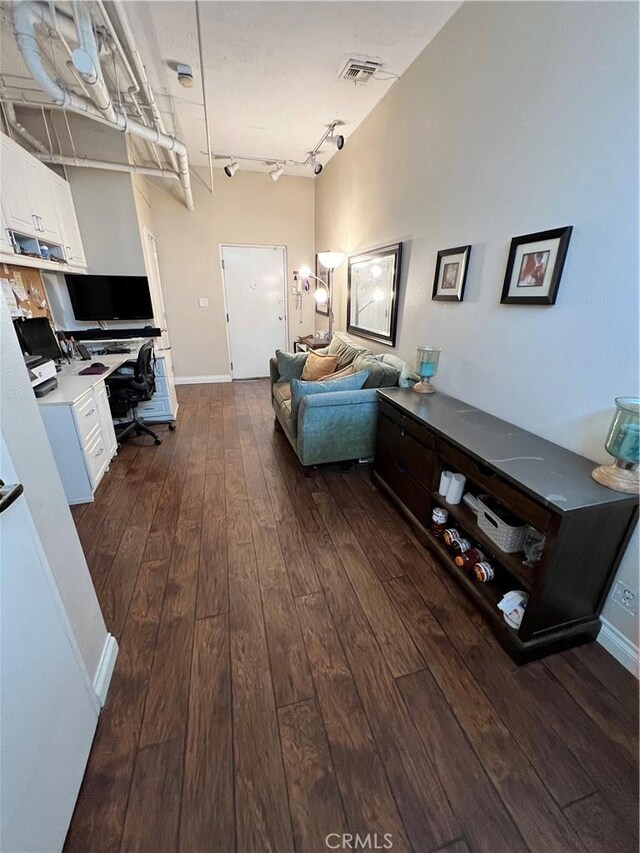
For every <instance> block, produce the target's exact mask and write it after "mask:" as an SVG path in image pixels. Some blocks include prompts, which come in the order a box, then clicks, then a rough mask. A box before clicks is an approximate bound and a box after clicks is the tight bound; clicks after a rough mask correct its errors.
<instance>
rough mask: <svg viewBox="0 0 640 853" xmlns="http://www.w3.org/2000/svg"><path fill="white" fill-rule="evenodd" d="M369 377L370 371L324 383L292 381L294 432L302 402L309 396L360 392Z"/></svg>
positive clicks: (291, 419) (327, 380)
mask: <svg viewBox="0 0 640 853" xmlns="http://www.w3.org/2000/svg"><path fill="white" fill-rule="evenodd" d="M368 377H369V371H368V370H361V371H360V372H359V373H353V374H352V375H351V376H343V377H342V378H341V379H333V380H331V379H324V380H323V381H322V382H305V381H304V380H301V379H292V380H291V415H290V421H291V425H292V427H293V430H294V432H295V431H296V430H297V428H298V409H299V408H300V401H301V400H302V398H303V397H305V396H306V395H307V394H322V393H324V392H326V391H359V390H360V389H361V388H362V386H363V385H364V383H365V382H366V381H367V379H368Z"/></svg>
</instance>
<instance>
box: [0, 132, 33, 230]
mask: <svg viewBox="0 0 640 853" xmlns="http://www.w3.org/2000/svg"><path fill="white" fill-rule="evenodd" d="M0 145H1V148H0V152H1V154H2V157H1V158H0V168H1V169H2V207H3V208H4V212H5V216H6V217H7V227H8V228H12V229H14V230H15V231H20V232H22V233H24V234H30V235H32V236H34V237H35V236H37V235H38V234H39V233H40V230H39V228H38V223H37V220H36V214H35V211H34V210H33V208H32V205H31V199H30V197H29V193H28V191H27V185H28V180H27V170H26V159H27V156H28V155H27V152H26V151H25V150H24V149H23V148H20V146H19V145H17V144H16V143H15V142H13V141H12V140H11V139H9V137H8V136H4V135H3V136H2V138H1V139H0Z"/></svg>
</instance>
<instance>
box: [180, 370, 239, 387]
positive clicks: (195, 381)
mask: <svg viewBox="0 0 640 853" xmlns="http://www.w3.org/2000/svg"><path fill="white" fill-rule="evenodd" d="M231 379H232V377H231V374H230V373H221V374H220V375H219V376H176V377H175V383H176V385H206V384H208V383H209V382H231Z"/></svg>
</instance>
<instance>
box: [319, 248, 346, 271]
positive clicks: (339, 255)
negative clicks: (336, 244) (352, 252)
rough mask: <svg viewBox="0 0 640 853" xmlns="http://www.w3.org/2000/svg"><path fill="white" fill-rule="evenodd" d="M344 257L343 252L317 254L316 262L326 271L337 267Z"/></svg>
mask: <svg viewBox="0 0 640 853" xmlns="http://www.w3.org/2000/svg"><path fill="white" fill-rule="evenodd" d="M344 257H345V256H344V252H318V260H319V261H320V263H321V264H322V266H323V267H324V268H325V269H326V270H334V269H335V268H336V267H339V266H340V264H341V263H342V262H343V261H344Z"/></svg>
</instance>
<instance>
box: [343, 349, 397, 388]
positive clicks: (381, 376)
mask: <svg viewBox="0 0 640 853" xmlns="http://www.w3.org/2000/svg"><path fill="white" fill-rule="evenodd" d="M352 367H353V368H354V370H366V369H367V368H369V369H370V370H371V373H370V374H369V378H368V379H367V381H366V382H365V383H364V387H365V388H393V387H394V386H395V385H397V384H398V379H399V378H400V371H399V370H397V369H396V368H395V367H393V366H392V365H390V364H385V363H384V362H383V361H379V360H378V359H376V358H372V357H371V356H366V355H359V356H358V357H357V358H356V359H355V361H354V362H353V365H352Z"/></svg>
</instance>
